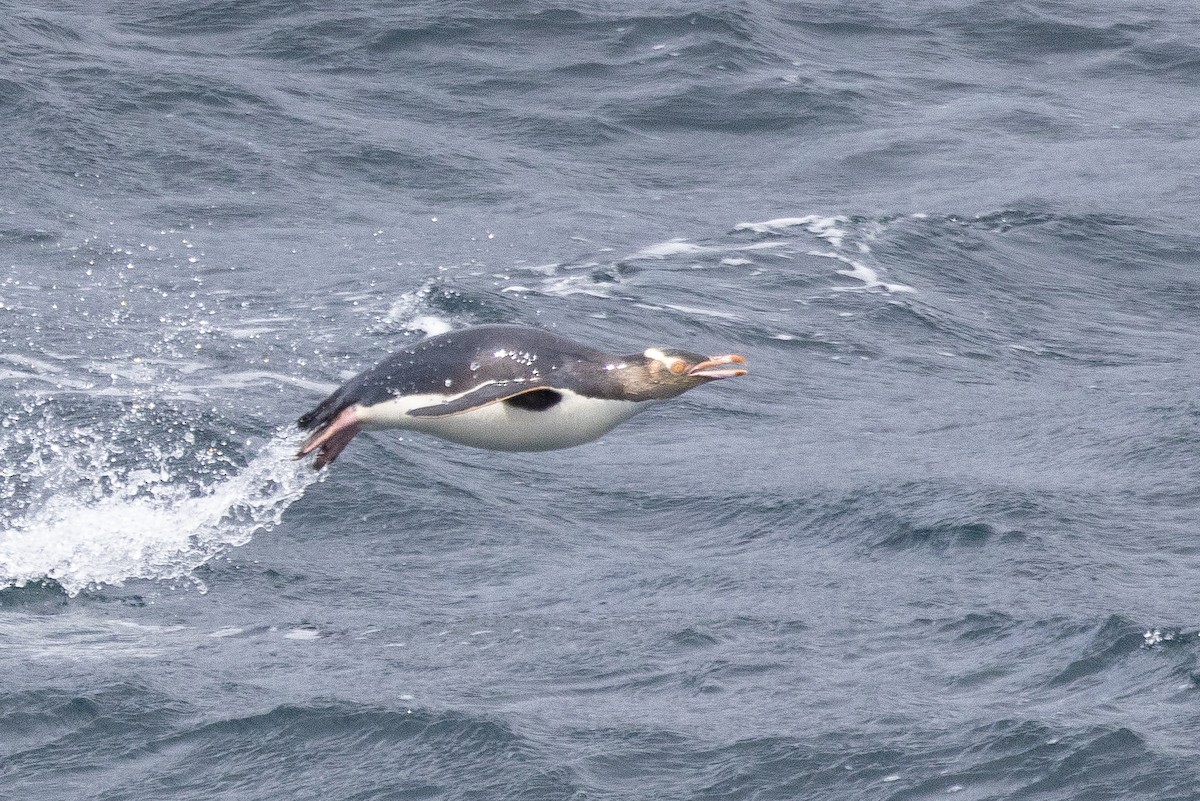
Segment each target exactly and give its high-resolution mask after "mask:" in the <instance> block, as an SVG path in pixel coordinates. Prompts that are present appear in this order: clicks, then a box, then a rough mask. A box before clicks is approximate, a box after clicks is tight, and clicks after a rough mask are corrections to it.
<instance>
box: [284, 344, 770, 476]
mask: <svg viewBox="0 0 1200 801" xmlns="http://www.w3.org/2000/svg"><path fill="white" fill-rule="evenodd" d="M745 363H746V360H745V359H744V358H742V357H741V356H739V355H737V354H734V353H730V354H726V355H724V356H711V357H710V356H704V355H702V354H699V353H692V352H690V351H686V350H677V349H672V348H658V347H655V348H647V349H646V350H645V351H644V352H642V353H639V354H633V355H628V356H614V355H612V354H609V353H606V352H605V351H603V350H600V349H598V348H595V347H593V346H591V345H585V344H582V343H579V342H575V341H573V340H570V339H568V338H566V337H563V336H560V335H558V334H555V333H552V332H550V331H545V330H543V329H540V328H528V327H525V326H519V325H481V326H475V327H472V328H463V329H460V330H457V331H449V332H447V333H444V334H439V335H437V336H432V337H428V338H427V339H423V340H421V341H419V342H416V343H414V344H412V345H411V346H409V347H406V348H404V349H402V350H399V351H397V352H396V353H393V354H392V355H391V356H388V357H387V358H386V359H384V360H383V361H382V362H380V363H379V364H378V365H376V366H375V367H372V368H371V369H369V370H366V371H365V372H362V373H360V374H359V375H357V376H355V377H354V378H351V379H350V380H349V381H347V382H346V383H345V384H343V385H342V386H341V387H339V388H338V389H337V390H336V391H335V392H334V393H333V394H332V395H330V396H329V397H328V398H325V400H323V401H321V402H320V403H318V404H317V406H316V407H315V408H314V409H313V410H312V411H310V412H308V413H307V414H305V415H303V416H302V417H301V418H300V419H299V420H298V421H297V425H298V426H299V427H300V429H301V430H303V431H308V432H311V434H310V435H309V437H308V439H307V440H306V441H305V443H304V445H303V446H301V448H300V451H299V453H297V454H296V458H297V459H300V458H303V457H305V456H307V455H308V454H310V453H312V452H313V451H316V452H317V456H316V459H315V460H314V461H313V466H314V467H315V468H316V469H318V470H319V469H321V468H323V467H325V466H326V465H329V464H332V463H333V461H334V460H335V459H337V458H338V455H339V454H341V452H342V451H343V450H345V448H346V446H347V445H349V444H350V441H351V440H352V439H354V437H355V435H356V434H358V433H359V432H360V431H377V430H382V429H389V428H397V429H406V430H410V431H419V432H423V433H425V434H430V435H432V436H435V437H440V438H441V439H445V440H449V441H451V442H457V443H460V444H462V445H470V446H472V447H475V448H486V449H488V450H496V451H547V450H554V449H558V448H570V447H573V446H576V445H582V444H584V443H586V442H591V441H593V440H595V439H597V438H599V437H601V436H603V435H604V434H606V433H608V432H609V431H611V430H612V429H613V428H614V427H616V426H617V425H619V424H620V423H622V422H624V421H626V420H628V419H629V418H630V417H633V416H634V415H635V414H638V413H639V412H641V411H643V410H645V409H646V408H648V407H649V406H651V405H653V404H655V403H657V402H659V401H663V400H666V399H668V398H673V397H675V396H676V395H680V394H682V393H684V392H687V391H688V390H689V389H691V388H692V387H696V386H699V385H701V384H705V383H708V382H709V381H716V380H719V379H722V378H733V377H735V376H742V375H745V374H746V372H747V371H746V370H745V369H744V368H742V367H736V366H730V365H744V364H745Z"/></svg>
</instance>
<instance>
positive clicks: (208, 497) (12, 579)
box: [0, 430, 320, 596]
mask: <svg viewBox="0 0 1200 801" xmlns="http://www.w3.org/2000/svg"><path fill="white" fill-rule="evenodd" d="M294 440H295V435H294V432H288V431H286V430H281V431H279V432H277V433H276V434H275V436H273V437H272V438H271V440H270V441H269V442H268V443H267V444H266V445H265V446H264V447H263V448H262V449H261V450H260V451H259V453H258V454H257V455H256V456H255V457H254V458H252V459H251V460H250V462H249V463H248V464H247V465H246V466H245V467H243V468H241V469H240V470H238V471H237V472H236V473H230V472H228V471H221V472H219V473H218V474H217V475H216V476H214V479H213V480H212V481H211V482H207V483H206V482H204V481H202V482H201V483H200V484H198V485H197V484H195V483H192V482H181V483H178V482H177V483H175V484H172V482H171V480H170V477H169V476H164V475H162V472H161V471H159V472H157V473H156V472H154V471H152V470H141V471H133V472H130V473H127V474H124V475H123V476H121V477H120V481H119V482H117V483H115V484H114V485H112V486H111V489H109V490H107V491H106V492H104V493H100V494H98V495H95V494H94V495H93V496H92V497H86V496H81V495H79V494H77V493H66V492H63V493H55V494H53V495H51V496H50V497H48V498H47V499H46V500H45V502H44V503H41V504H40V505H38V506H36V508H33V509H30V510H28V511H27V513H26V514H25V515H23V516H22V517H20V518H18V519H16V520H8V521H6V528H5V530H4V531H0V587H6V586H7V587H11V586H16V587H21V586H24V585H25V584H28V583H30V582H38V581H44V580H52V581H54V582H56V583H58V584H59V585H60V586H61V587H62V588H63V590H65V591H66V592H67V594H68V595H71V596H74V595H76V594H78V593H79V592H81V591H82V590H85V589H88V588H90V587H95V586H98V585H101V584H112V585H120V584H122V583H123V582H125V581H127V580H130V579H155V580H172V579H181V578H186V579H189V580H191V581H194V582H196V583H197V584H198V585H199V586H200V587H201V589H202V590H203V589H204V588H203V585H202V584H199V581H198V580H197V579H195V578H194V577H193V576H192V571H193V570H195V569H196V568H197V567H199V566H200V565H202V564H204V563H205V562H207V561H208V560H210V559H212V558H213V557H214V556H217V555H218V554H220V553H223V552H225V551H226V550H228V549H229V548H232V547H235V546H238V545H244V544H245V543H247V542H249V541H250V539H251V537H252V536H253V535H254V534H255V533H256V532H259V531H263V530H266V529H270V528H271V527H273V526H275V525H276V524H278V523H279V521H280V520H281V519H282V517H283V513H284V510H286V509H287V508H288V506H290V505H291V504H292V503H293V502H294V501H296V500H297V499H298V498H300V496H301V495H303V494H304V490H305V488H306V487H308V486H309V485H310V484H312V483H313V482H315V481H318V480H319V479H320V476H319V474H318V473H316V472H315V471H313V470H312V469H311V468H310V467H308V465H306V464H304V463H302V462H295V461H292V459H291V456H292V454H293V453H294V451H295V444H296V443H295V441H294ZM67 469H68V470H70V469H71V468H69V467H68V468H67ZM164 479H166V480H164Z"/></svg>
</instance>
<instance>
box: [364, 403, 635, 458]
mask: <svg viewBox="0 0 1200 801" xmlns="http://www.w3.org/2000/svg"><path fill="white" fill-rule="evenodd" d="M558 391H559V392H561V393H562V395H563V399H562V400H561V401H559V402H558V403H556V404H555V405H554V406H551V407H550V408H549V409H546V410H544V411H540V412H535V411H529V410H528V409H519V408H517V407H514V406H509V405H508V404H507V403H504V402H503V401H500V402H497V403H489V404H488V405H486V406H481V407H479V408H477V409H472V410H471V411H468V412H459V413H458V414H452V415H446V416H444V417H413V416H411V415H409V414H408V412H409V410H411V409H419V408H422V407H425V406H434V405H437V404H438V403H439V402H441V400H442V398H441V397H439V396H437V395H428V396H418V397H407V398H396V399H395V400H390V401H385V402H384V403H379V404H376V405H374V406H368V407H359V408H358V409H357V410H356V412H357V415H358V420H359V425H360V426H362V428H364V429H368V430H373V429H386V428H403V429H408V430H410V431H421V432H423V433H426V434H432V435H433V436H435V437H441V438H442V439H448V440H450V441H451V442H458V443H461V444H463V445H470V446H472V447H475V448H487V449H488V450H493V451H549V450H554V449H556V448H570V447H572V446H575V445H582V444H584V443H585V442H591V441H592V440H594V439H597V438H599V437H601V436H603V435H604V434H607V433H608V432H609V431H612V430H613V428H614V427H616V426H617V425H619V424H620V423H623V422H625V421H626V420H628V419H629V418H630V417H633V416H634V415H635V414H637V413H638V412H640V411H642V410H643V409H645V408H647V407H648V406H649V405H650V402H648V401H642V402H637V401H624V400H596V399H594V398H585V397H583V396H581V395H576V394H575V393H573V392H570V391H568V390H558Z"/></svg>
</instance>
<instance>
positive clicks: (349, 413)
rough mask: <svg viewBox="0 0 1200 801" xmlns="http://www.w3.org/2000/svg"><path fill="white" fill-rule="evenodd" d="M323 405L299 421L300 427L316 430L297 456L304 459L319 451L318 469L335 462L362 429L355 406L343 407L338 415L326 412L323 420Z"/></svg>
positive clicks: (315, 462) (315, 466) (314, 464)
mask: <svg viewBox="0 0 1200 801" xmlns="http://www.w3.org/2000/svg"><path fill="white" fill-rule="evenodd" d="M329 400H331V399H326V401H323V402H322V404H321V406H323V405H324V404H325V403H328V401H329ZM321 406H318V407H317V408H316V409H313V410H312V411H311V412H309V413H308V414H306V415H304V417H301V418H300V420H299V421H298V425H299V426H300V428H302V429H305V430H310V429H315V430H313V433H312V436H310V437H309V438H308V439H307V440H305V441H304V444H303V445H301V446H300V450H299V451H298V452H297V453H296V458H297V459H303V458H304V457H305V456H308V455H309V454H310V453H312V452H313V451H317V458H316V459H315V460H313V467H314V468H316V469H317V470H320V469H321V468H323V467H325V466H326V465H330V464H333V463H334V461H335V460H336V459H337V458H338V455H339V454H341V452H342V451H343V450H345V449H346V446H347V445H349V444H350V440H352V439H354V437H355V435H357V434H358V432H359V431H361V430H362V429H361V428H360V427H359V424H358V415H357V414H356V413H355V411H354V407H353V406H348V407H346V408H344V409H342V410H341V412H340V413H338V414H337V416H336V417H333V416H332V415H330V414H328V413H326V414H325V415H324V419H323V420H322V419H321V417H320V413H321V412H322V409H321Z"/></svg>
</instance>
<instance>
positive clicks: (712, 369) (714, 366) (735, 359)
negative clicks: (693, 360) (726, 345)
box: [687, 353, 749, 380]
mask: <svg viewBox="0 0 1200 801" xmlns="http://www.w3.org/2000/svg"><path fill="white" fill-rule="evenodd" d="M745 363H746V360H745V359H743V358H742V357H741V356H739V355H737V354H736V353H727V354H725V355H724V356H713V357H712V358H711V359H709V360H708V361H705V362H700V363H699V364H693V365H692V367H691V369H689V370H688V371H687V374H688V375H689V376H693V377H694V378H708V379H711V380H716V379H718V378H737V377H738V376H739V375H745V374H746V373H747V372H749V371H748V370H743V369H742V368H740V367H734V368H731V369H721V368H722V367H724V366H725V365H727V364H745Z"/></svg>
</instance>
